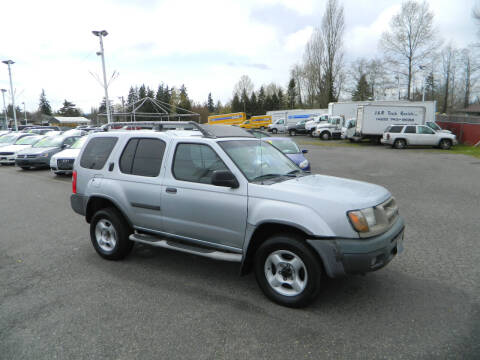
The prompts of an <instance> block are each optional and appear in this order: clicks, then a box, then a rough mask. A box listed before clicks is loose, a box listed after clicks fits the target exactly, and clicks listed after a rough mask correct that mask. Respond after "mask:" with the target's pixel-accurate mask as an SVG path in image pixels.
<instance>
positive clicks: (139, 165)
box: [120, 138, 165, 177]
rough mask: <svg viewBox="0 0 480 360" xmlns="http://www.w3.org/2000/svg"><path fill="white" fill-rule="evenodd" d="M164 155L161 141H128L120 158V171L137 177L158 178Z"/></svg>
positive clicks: (163, 145) (163, 144)
mask: <svg viewBox="0 0 480 360" xmlns="http://www.w3.org/2000/svg"><path fill="white" fill-rule="evenodd" d="M164 153H165V142H163V141H162V140H159V139H144V138H136V139H130V140H129V141H128V143H127V146H125V149H124V150H123V153H122V156H120V171H121V172H123V173H125V174H132V175H138V176H149V177H155V176H158V174H159V173H160V167H161V166H162V160H163V154H164Z"/></svg>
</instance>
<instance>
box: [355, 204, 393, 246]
mask: <svg viewBox="0 0 480 360" xmlns="http://www.w3.org/2000/svg"><path fill="white" fill-rule="evenodd" d="M347 216H348V219H349V220H350V223H351V224H352V226H353V228H354V229H355V230H356V231H357V232H358V233H359V235H360V237H370V236H374V235H378V234H381V233H383V232H385V231H387V229H389V228H390V227H391V226H392V225H393V223H394V222H395V221H396V220H397V217H398V207H397V204H396V202H395V199H394V198H393V197H391V198H389V199H388V200H387V201H385V202H383V203H382V204H379V205H377V206H374V207H369V208H366V209H361V210H353V211H349V212H347Z"/></svg>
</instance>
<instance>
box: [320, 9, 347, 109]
mask: <svg viewBox="0 0 480 360" xmlns="http://www.w3.org/2000/svg"><path fill="white" fill-rule="evenodd" d="M344 33H345V18H344V14H343V6H342V5H339V4H338V2H337V0H328V2H327V7H326V9H325V13H324V14H323V18H322V27H321V38H322V39H323V43H324V46H323V49H324V60H323V71H324V74H325V96H324V98H325V101H324V102H323V104H321V105H323V106H328V103H329V102H332V101H336V100H337V97H338V93H339V90H340V89H339V87H341V84H342V83H343V81H341V79H340V78H339V77H340V74H341V72H342V68H343V36H344Z"/></svg>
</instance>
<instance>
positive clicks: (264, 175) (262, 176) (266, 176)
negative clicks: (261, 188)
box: [252, 174, 283, 181]
mask: <svg viewBox="0 0 480 360" xmlns="http://www.w3.org/2000/svg"><path fill="white" fill-rule="evenodd" d="M280 176H283V174H263V175H260V176H257V177H256V178H253V180H252V181H258V180H263V179H268V178H273V177H280Z"/></svg>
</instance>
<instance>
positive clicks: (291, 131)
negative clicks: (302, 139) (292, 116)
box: [288, 129, 297, 136]
mask: <svg viewBox="0 0 480 360" xmlns="http://www.w3.org/2000/svg"><path fill="white" fill-rule="evenodd" d="M288 133H289V134H290V136H295V135H297V132H296V131H295V129H292V130H290V131H289V132H288Z"/></svg>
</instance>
